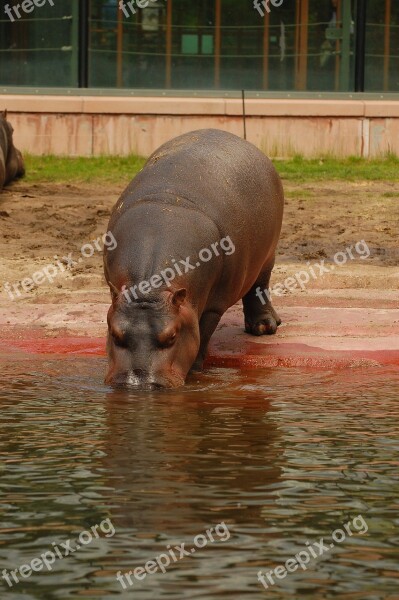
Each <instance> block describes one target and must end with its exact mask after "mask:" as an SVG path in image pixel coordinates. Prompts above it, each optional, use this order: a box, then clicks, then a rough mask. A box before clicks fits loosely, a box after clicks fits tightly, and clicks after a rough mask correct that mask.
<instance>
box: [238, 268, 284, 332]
mask: <svg viewBox="0 0 399 600" xmlns="http://www.w3.org/2000/svg"><path fill="white" fill-rule="evenodd" d="M273 267H274V263H273V264H272V266H271V267H270V266H269V267H267V268H266V269H264V270H263V271H262V272H261V274H260V275H259V277H258V279H257V280H256V282H255V283H254V285H253V286H252V287H251V289H250V290H249V292H248V293H247V294H245V296H244V298H243V299H242V303H243V306H244V319H245V331H246V332H247V333H251V334H252V335H272V334H274V333H276V331H277V327H278V326H279V325H281V319H280V317H279V316H278V314H277V313H276V311H275V310H274V308H273V306H272V303H271V302H270V292H269V283H270V276H271V274H272V270H273Z"/></svg>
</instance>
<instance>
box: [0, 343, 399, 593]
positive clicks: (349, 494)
mask: <svg viewBox="0 0 399 600" xmlns="http://www.w3.org/2000/svg"><path fill="white" fill-rule="evenodd" d="M0 366H1V373H2V384H1V390H0V402H1V413H0V414H1V424H0V453H1V466H0V472H1V478H0V514H1V529H0V559H1V569H0V570H2V569H3V568H6V569H7V570H8V572H9V571H12V570H15V569H17V568H18V567H20V566H21V565H23V564H29V563H30V562H31V561H32V559H35V558H37V557H40V555H41V554H42V553H45V552H46V551H49V550H54V545H57V547H59V548H62V546H61V542H64V543H65V540H67V539H70V540H73V541H76V539H77V537H78V535H79V533H80V532H82V531H83V530H86V531H89V530H90V528H91V527H92V526H95V525H99V524H101V523H104V525H103V527H104V531H103V532H102V533H101V537H100V538H98V539H97V538H94V539H93V541H92V542H91V543H88V544H87V545H84V544H82V547H81V548H80V549H79V550H78V551H75V552H74V553H72V554H69V555H68V556H64V557H63V558H62V559H59V560H57V561H56V562H54V564H53V565H51V568H52V570H51V571H49V570H47V568H45V567H43V569H42V570H41V571H40V572H39V571H37V572H33V573H32V574H31V575H30V576H29V577H26V578H25V579H24V578H22V577H21V576H20V575H17V576H18V577H19V579H20V583H18V584H16V583H15V582H14V584H13V587H9V586H8V584H7V583H6V581H5V580H4V579H2V580H0V581H1V584H0V585H2V587H0V598H1V600H3V599H4V600H11V599H12V600H30V599H40V600H42V599H43V600H52V599H57V600H58V599H59V600H64V599H65V600H67V599H70V598H90V599H100V598H101V599H110V600H111V599H114V598H119V597H121V598H124V597H126V598H135V599H136V600H146V599H147V598H148V599H151V600H152V599H155V600H158V599H160V600H163V599H171V600H175V599H176V600H180V599H185V598H187V599H190V600H191V599H195V598H201V599H204V600H217V599H219V598H234V597H236V598H239V599H240V600H247V599H248V600H252V599H258V598H259V599H262V598H270V599H278V600H280V599H281V600H282V599H285V598H287V597H292V598H295V599H296V598H301V599H302V598H304V599H307V598H317V599H329V598H334V599H335V598H337V599H340V600H349V599H350V600H357V599H359V600H377V599H378V600H379V599H381V600H382V599H384V600H386V599H389V600H397V599H398V598H399V574H398V562H399V561H398V558H399V533H398V525H399V512H398V509H399V500H398V496H399V469H398V465H399V456H398V450H399V400H398V398H399V371H398V370H397V369H396V370H395V369H394V368H392V369H391V368H375V369H371V370H370V369H368V370H364V369H362V370H347V371H340V372H332V371H324V372H317V371H305V370H296V369H284V370H263V371H262V370H258V371H256V372H255V371H244V372H239V371H236V370H226V369H220V370H218V369H214V370H212V371H210V372H208V373H207V374H203V375H201V376H200V377H199V378H196V379H194V380H192V381H190V382H189V384H188V385H187V387H186V388H184V389H182V390H177V391H166V392H162V393H160V392H143V393H133V392H125V391H113V390H111V389H110V388H107V387H105V386H104V385H103V384H102V376H103V374H104V371H105V361H104V360H103V359H97V358H96V359H93V358H85V359H83V358H74V357H72V358H58V357H51V359H49V358H43V357H39V358H36V357H33V358H32V356H27V355H26V356H25V355H23V354H18V355H15V356H3V357H0ZM359 515H360V519H361V520H360V521H359V518H358V520H357V521H356V524H357V526H358V527H357V529H356V530H353V525H352V531H354V534H353V535H351V536H349V534H347V535H346V539H344V540H343V541H341V542H336V543H335V544H334V548H330V547H329V544H330V542H331V540H332V538H331V534H332V533H333V532H334V531H335V530H337V529H342V530H343V525H344V524H346V523H348V522H352V524H353V523H354V522H355V521H353V519H355V518H356V517H359ZM107 519H109V521H107V523H111V526H112V527H114V528H115V534H114V535H112V531H111V529H110V527H109V526H108V525H107V527H108V529H107V528H106V526H105V522H106V521H105V520H107ZM222 522H223V523H224V524H225V525H224V527H225V529H223V526H219V530H218V531H219V532H223V531H224V535H223V536H222V535H220V536H219V537H216V539H215V542H213V543H211V542H210V541H208V544H207V546H206V547H204V548H202V549H197V550H196V552H195V554H193V555H191V556H187V557H184V558H183V559H182V560H179V561H177V562H175V563H173V561H172V563H173V564H172V565H171V566H170V567H169V568H168V569H166V572H165V573H162V572H160V571H159V570H158V572H156V573H155V574H148V575H147V576H146V577H145V579H142V580H141V581H139V580H138V579H135V578H133V579H132V581H133V586H132V587H130V586H129V585H128V583H126V579H125V580H124V582H125V585H126V586H127V589H126V590H125V591H124V590H123V588H122V585H121V584H120V583H119V582H118V581H117V580H116V574H117V573H118V572H119V571H120V572H121V573H122V574H123V573H125V572H128V571H131V570H134V569H135V568H136V567H139V566H144V565H145V563H146V562H147V561H148V560H150V559H153V558H154V557H157V556H159V555H160V554H161V553H165V552H167V551H168V550H167V548H168V545H169V544H170V545H171V546H170V547H169V548H171V547H173V546H174V545H180V544H181V543H183V542H184V543H185V544H186V548H189V549H190V548H191V547H193V540H194V538H195V537H196V536H197V535H198V534H205V532H206V530H207V529H209V528H210V527H211V526H214V527H215V526H216V525H218V524H220V523H222ZM359 523H360V524H359ZM361 523H366V527H367V528H368V531H367V533H366V532H365V528H364V527H363V526H362V527H360V525H361ZM343 531H344V530H343ZM228 532H230V536H229V539H227V538H228ZM335 535H336V537H338V538H339V537H340V535H341V534H335ZM344 535H345V533H344ZM215 536H216V534H215V533H214V538H215ZM222 537H223V539H224V540H225V541H222ZM321 537H323V538H324V540H325V543H327V545H328V550H326V551H325V552H324V553H323V554H322V556H319V555H318V553H317V558H313V557H312V558H311V560H310V561H309V564H305V565H304V567H305V568H304V569H302V568H300V567H298V565H297V567H298V568H297V570H296V571H295V572H291V573H288V574H287V575H286V576H284V578H283V579H278V578H277V577H276V576H274V581H275V583H274V585H272V584H269V587H268V589H265V588H264V587H263V586H262V584H261V583H260V581H258V578H257V573H258V572H259V571H261V572H262V573H263V574H264V573H266V572H268V571H271V570H272V569H275V568H276V567H277V566H278V565H281V564H284V563H285V562H286V561H287V560H288V559H290V558H292V557H293V556H294V555H295V554H297V553H298V552H301V551H303V550H304V549H305V550H306V549H307V550H309V545H312V547H313V548H314V549H315V548H316V546H315V544H317V543H319V541H320V538H321ZM306 543H307V544H306ZM309 552H310V551H309ZM309 552H308V554H309ZM62 553H63V550H62ZM176 553H177V551H176ZM61 555H62V554H61ZM25 573H26V571H25ZM140 573H141V572H140ZM280 573H281V572H280ZM266 581H267V580H266Z"/></svg>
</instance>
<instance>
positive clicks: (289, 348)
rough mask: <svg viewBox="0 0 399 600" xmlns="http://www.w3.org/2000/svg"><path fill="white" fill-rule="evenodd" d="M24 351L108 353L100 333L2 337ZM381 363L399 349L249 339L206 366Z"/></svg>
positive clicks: (396, 362)
mask: <svg viewBox="0 0 399 600" xmlns="http://www.w3.org/2000/svg"><path fill="white" fill-rule="evenodd" d="M13 351H21V352H26V353H29V354H39V355H40V354H43V355H48V354H56V355H64V356H72V355H74V356H105V338H103V337H101V338H98V337H62V338H61V337H54V338H40V337H35V338H32V337H23V338H22V339H14V340H4V339H3V340H0V353H4V354H10V353H12V352H13ZM378 365H393V366H398V367H399V350H350V351H349V350H345V351H344V350H343V351H336V350H331V351H329V350H323V349H321V348H317V347H313V346H307V345H306V344H267V345H260V344H254V343H250V342H248V344H247V346H246V347H245V348H244V349H241V353H240V349H238V352H237V353H235V354H234V353H232V352H231V351H230V352H224V351H219V352H217V353H215V351H212V350H211V352H210V354H209V356H208V358H207V360H206V363H205V366H207V367H211V366H217V367H225V368H240V369H251V368H271V367H289V368H293V367H302V368H319V369H320V368H323V369H346V368H354V367H367V366H378Z"/></svg>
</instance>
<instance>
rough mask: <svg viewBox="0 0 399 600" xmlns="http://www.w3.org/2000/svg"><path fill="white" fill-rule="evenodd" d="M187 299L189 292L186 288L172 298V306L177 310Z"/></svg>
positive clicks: (178, 291)
mask: <svg viewBox="0 0 399 600" xmlns="http://www.w3.org/2000/svg"><path fill="white" fill-rule="evenodd" d="M186 297H187V290H186V289H185V288H181V289H180V290H177V292H175V293H174V294H173V296H172V304H173V306H175V307H176V308H179V307H180V306H181V305H182V304H183V302H184V301H185V299H186Z"/></svg>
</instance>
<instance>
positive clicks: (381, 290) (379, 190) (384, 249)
mask: <svg viewBox="0 0 399 600" xmlns="http://www.w3.org/2000/svg"><path fill="white" fill-rule="evenodd" d="M123 187H124V186H120V187H119V188H118V186H110V185H109V186H106V185H87V184H85V185H83V184H82V185H75V184H73V185H65V184H51V185H49V184H35V185H33V184H27V183H25V182H24V181H20V182H17V183H15V184H14V185H12V186H11V187H9V188H7V189H6V190H4V191H3V193H1V194H0V230H1V233H2V235H1V239H0V252H1V257H2V260H1V266H0V284H1V291H0V316H1V318H0V322H1V323H2V325H4V327H2V330H1V333H0V339H1V338H2V339H3V340H4V338H5V336H10V329H9V328H10V327H15V326H18V325H21V326H22V325H23V324H24V323H25V325H29V324H31V325H32V327H36V326H37V327H39V326H40V327H41V328H44V329H45V330H46V335H52V336H54V335H56V332H58V334H60V333H61V332H63V333H64V334H65V335H67V334H69V333H71V331H73V332H75V333H78V334H80V335H92V334H93V335H100V332H101V331H104V322H105V314H106V304H107V303H108V298H109V294H108V290H107V286H106V285H105V282H104V279H103V274H102V254H101V251H100V250H98V249H97V248H96V247H95V244H93V242H94V240H96V239H97V240H98V239H99V238H100V239H101V236H102V234H103V233H104V232H105V231H106V229H107V222H108V218H109V214H110V211H111V208H112V206H113V204H114V203H115V201H116V200H117V198H118V196H119V194H120V192H121V191H122V189H123ZM284 187H285V191H286V210H285V219H284V226H283V231H282V236H281V242H280V245H279V252H278V258H277V265H276V268H275V272H274V276H273V281H272V283H276V282H282V281H284V279H285V278H286V277H287V276H288V275H292V274H294V273H296V272H297V271H299V270H301V269H304V268H306V267H308V268H309V266H312V265H314V264H315V263H319V261H322V260H324V261H325V264H327V265H332V264H333V263H332V257H333V256H334V254H335V253H336V252H339V251H341V252H345V249H346V248H348V247H352V254H353V255H354V259H353V260H352V259H350V258H348V260H347V263H346V264H345V265H344V266H339V267H338V266H335V269H334V270H330V272H329V273H328V274H323V276H320V277H318V278H317V279H313V278H312V279H311V281H310V282H309V284H308V285H307V287H306V290H303V291H302V290H298V291H296V292H293V293H291V292H290V291H287V290H285V291H284V293H283V296H282V297H279V298H277V299H276V300H275V304H276V305H277V306H278V307H282V309H283V310H284V307H289V306H312V305H317V306H322V307H323V306H325V307H327V306H335V307H339V306H341V305H342V306H345V307H348V306H349V307H355V308H356V307H358V308H362V307H364V308H367V307H368V306H369V304H370V302H371V300H372V303H373V306H374V307H377V308H378V307H381V308H384V307H385V308H390V309H394V308H397V307H398V306H399V304H398V300H399V296H398V289H399V269H398V264H399V249H398V224H399V183H381V182H378V183H376V182H374V183H370V182H357V183H350V182H348V183H347V182H324V183H308V184H300V185H298V184H294V183H291V182H284ZM249 233H250V232H249ZM361 240H364V241H365V242H366V243H367V245H368V248H369V249H370V256H369V258H367V259H365V260H363V259H361V258H360V256H359V254H358V253H357V252H356V249H355V245H356V243H358V242H360V241H361ZM84 244H92V245H93V249H94V254H93V256H92V257H84V256H82V252H81V249H82V246H83V245H84ZM97 246H98V247H101V246H100V244H99V242H97ZM362 248H364V246H362ZM85 252H86V254H88V253H89V252H90V247H89V246H85ZM71 253H72V255H71ZM68 255H70V256H71V258H72V259H73V261H76V264H74V266H73V267H72V268H70V269H67V264H66V263H67V260H65V259H63V258H62V257H67V256H68ZM60 259H61V261H64V263H63V267H64V269H65V271H63V272H62V271H61V267H56V271H57V273H56V275H55V277H54V281H53V282H52V283H49V282H48V281H47V280H46V281H44V282H43V283H40V284H38V285H35V286H31V287H32V289H30V290H28V291H23V290H22V286H21V283H20V282H21V281H23V280H24V279H25V278H31V277H32V276H33V274H34V273H37V272H38V271H41V270H42V269H43V268H45V267H46V266H48V265H53V266H54V265H56V263H57V261H58V260H60ZM53 268H54V267H53ZM317 272H318V271H317ZM7 282H9V283H10V284H11V285H12V286H15V285H17V288H14V292H13V295H14V299H11V297H10V295H9V294H8V293H7V292H6V291H5V290H4V284H6V283H7ZM16 289H17V290H18V292H19V294H20V295H18V292H17V291H16ZM365 292H367V293H365ZM369 299H370V302H369ZM46 305H48V310H46V308H45V307H46ZM83 305H84V306H85V310H84V311H80V310H79V307H80V306H83ZM97 305H99V306H98V307H97V308H96V306H97ZM66 311H67V312H68V318H67V319H66V318H65V312H66ZM63 315H64V316H63Z"/></svg>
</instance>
